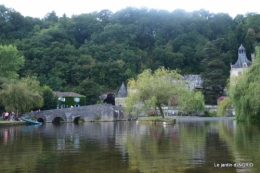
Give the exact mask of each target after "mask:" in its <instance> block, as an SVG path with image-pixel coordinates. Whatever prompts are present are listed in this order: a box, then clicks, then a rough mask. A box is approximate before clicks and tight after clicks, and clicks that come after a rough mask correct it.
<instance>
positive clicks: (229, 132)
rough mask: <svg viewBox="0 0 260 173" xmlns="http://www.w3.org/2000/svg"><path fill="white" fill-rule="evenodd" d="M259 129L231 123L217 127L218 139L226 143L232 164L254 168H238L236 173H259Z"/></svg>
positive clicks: (255, 126) (253, 126)
mask: <svg viewBox="0 0 260 173" xmlns="http://www.w3.org/2000/svg"><path fill="white" fill-rule="evenodd" d="M259 134H260V128H259V126H257V125H253V124H246V123H237V122H235V121H234V122H232V123H229V124H228V125H227V124H221V125H220V126H219V135H220V138H221V139H222V140H223V141H225V142H226V143H227V145H228V146H229V150H230V151H231V154H232V156H233V160H234V163H235V162H237V163H238V162H240V163H253V164H254V166H253V167H252V168H251V167H247V168H239V169H237V171H238V172H241V171H242V172H259V170H260V165H259V164H258V163H260V147H259V141H260V136H259Z"/></svg>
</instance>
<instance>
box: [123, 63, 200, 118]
mask: <svg viewBox="0 0 260 173" xmlns="http://www.w3.org/2000/svg"><path fill="white" fill-rule="evenodd" d="M180 77H181V75H180V74H178V72H177V71H176V70H167V69H165V68H163V67H161V68H159V69H157V70H156V71H155V72H154V73H152V71H151V70H145V71H144V72H143V73H141V74H140V75H138V76H137V80H134V79H130V80H129V82H128V89H130V91H131V90H133V91H132V92H129V93H128V97H127V99H126V111H127V112H128V113H129V112H131V110H132V109H139V110H145V111H146V112H149V111H151V109H152V110H153V111H156V109H159V111H160V115H161V116H162V117H164V113H163V110H162V106H163V105H164V104H168V103H169V102H170V100H172V99H175V100H177V102H178V103H179V104H180V107H181V109H190V110H201V109H203V108H204V100H203V96H202V94H201V93H197V92H193V91H189V90H187V89H186V87H185V85H184V82H182V81H181V80H179V79H180ZM190 97H191V99H190ZM188 99H189V100H188Z"/></svg>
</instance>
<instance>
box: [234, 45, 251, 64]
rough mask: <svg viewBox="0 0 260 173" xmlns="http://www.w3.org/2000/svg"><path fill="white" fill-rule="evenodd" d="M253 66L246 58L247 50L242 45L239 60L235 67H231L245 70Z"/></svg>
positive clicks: (239, 50) (239, 49)
mask: <svg viewBox="0 0 260 173" xmlns="http://www.w3.org/2000/svg"><path fill="white" fill-rule="evenodd" d="M251 64H252V62H251V61H249V60H248V59H247V57H246V48H245V47H244V46H243V45H242V44H241V45H240V47H239V48H238V59H237V62H236V63H235V64H234V65H231V68H244V67H249V66H250V65H251Z"/></svg>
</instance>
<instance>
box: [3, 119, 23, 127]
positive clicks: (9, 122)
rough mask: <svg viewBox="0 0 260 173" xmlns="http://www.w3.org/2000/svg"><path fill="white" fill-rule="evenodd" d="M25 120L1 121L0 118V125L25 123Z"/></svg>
mask: <svg viewBox="0 0 260 173" xmlns="http://www.w3.org/2000/svg"><path fill="white" fill-rule="evenodd" d="M25 124H26V122H24V121H1V120H0V126H4V125H25Z"/></svg>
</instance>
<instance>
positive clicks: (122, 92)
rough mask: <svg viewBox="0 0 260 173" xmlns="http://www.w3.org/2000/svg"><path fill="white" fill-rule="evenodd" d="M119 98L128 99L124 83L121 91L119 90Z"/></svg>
mask: <svg viewBox="0 0 260 173" xmlns="http://www.w3.org/2000/svg"><path fill="white" fill-rule="evenodd" d="M117 97H127V90H126V87H125V84H124V82H122V85H121V87H120V89H119V90H118V93H117Z"/></svg>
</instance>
